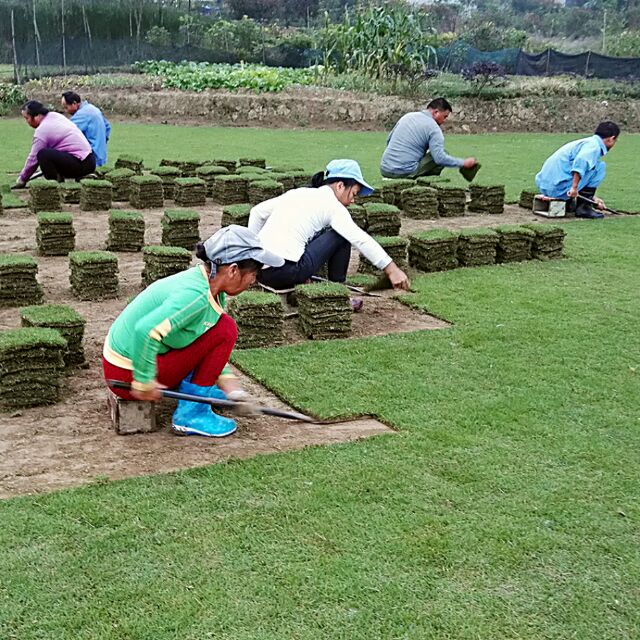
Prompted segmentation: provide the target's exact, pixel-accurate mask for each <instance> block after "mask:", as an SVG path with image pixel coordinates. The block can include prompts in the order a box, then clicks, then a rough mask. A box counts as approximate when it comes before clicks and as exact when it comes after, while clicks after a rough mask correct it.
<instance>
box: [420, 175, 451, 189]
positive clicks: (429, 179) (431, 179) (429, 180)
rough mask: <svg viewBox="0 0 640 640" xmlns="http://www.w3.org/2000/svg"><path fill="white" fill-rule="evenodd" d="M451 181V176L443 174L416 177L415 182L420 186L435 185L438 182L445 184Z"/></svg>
mask: <svg viewBox="0 0 640 640" xmlns="http://www.w3.org/2000/svg"><path fill="white" fill-rule="evenodd" d="M449 182H451V178H445V177H444V176H420V177H419V178H417V179H416V184H418V185H420V186H422V187H437V185H439V184H447V183H449Z"/></svg>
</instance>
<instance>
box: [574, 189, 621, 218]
mask: <svg viewBox="0 0 640 640" xmlns="http://www.w3.org/2000/svg"><path fill="white" fill-rule="evenodd" d="M578 198H580V200H584V201H585V202H588V203H589V204H593V205H595V206H596V207H597V208H598V209H599V208H600V207H598V203H597V202H596V201H595V200H591V199H590V198H585V197H584V196H581V195H579V194H578ZM601 211H606V212H607V213H613V215H614V216H621V215H623V214H622V213H620V211H614V210H613V209H609V208H608V207H604V209H601Z"/></svg>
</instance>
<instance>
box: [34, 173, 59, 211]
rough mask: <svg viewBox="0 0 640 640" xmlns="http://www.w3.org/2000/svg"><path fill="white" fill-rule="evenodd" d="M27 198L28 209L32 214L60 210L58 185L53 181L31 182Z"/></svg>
mask: <svg viewBox="0 0 640 640" xmlns="http://www.w3.org/2000/svg"><path fill="white" fill-rule="evenodd" d="M29 198H30V200H29V207H30V208H31V211H33V213H38V212H39V211H61V210H62V195H61V193H60V183H59V182H56V181H55V180H32V181H31V182H29Z"/></svg>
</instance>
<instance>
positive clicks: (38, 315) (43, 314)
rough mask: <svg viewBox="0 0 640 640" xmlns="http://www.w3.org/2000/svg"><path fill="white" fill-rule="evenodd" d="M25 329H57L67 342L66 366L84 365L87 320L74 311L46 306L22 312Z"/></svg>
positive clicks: (56, 305) (25, 309) (64, 307)
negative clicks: (83, 341) (84, 338)
mask: <svg viewBox="0 0 640 640" xmlns="http://www.w3.org/2000/svg"><path fill="white" fill-rule="evenodd" d="M20 318H21V320H22V326H23V327H39V328H42V329H55V330H56V331H58V332H59V333H60V335H61V336H62V337H63V338H64V339H65V340H66V343H67V345H66V349H65V352H64V364H65V366H67V367H73V366H79V365H81V364H84V349H83V348H82V338H83V337H84V327H85V324H86V321H85V319H84V318H83V317H82V316H81V315H80V314H79V313H78V312H77V311H75V310H74V309H72V308H71V307H68V306H66V305H63V304H44V305H38V306H35V307H25V308H24V309H21V310H20Z"/></svg>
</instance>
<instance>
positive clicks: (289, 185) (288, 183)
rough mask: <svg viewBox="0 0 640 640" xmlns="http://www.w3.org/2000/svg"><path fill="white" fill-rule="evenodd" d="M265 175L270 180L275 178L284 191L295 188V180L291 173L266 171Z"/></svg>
mask: <svg viewBox="0 0 640 640" xmlns="http://www.w3.org/2000/svg"><path fill="white" fill-rule="evenodd" d="M267 177H268V178H270V179H271V180H275V181H276V182H279V183H280V184H281V185H282V188H283V189H284V190H285V191H291V189H295V188H296V180H295V177H294V174H293V173H276V172H273V173H268V174H267Z"/></svg>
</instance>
